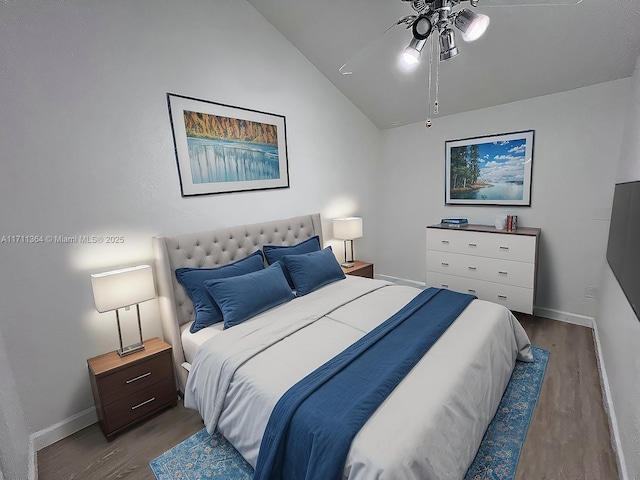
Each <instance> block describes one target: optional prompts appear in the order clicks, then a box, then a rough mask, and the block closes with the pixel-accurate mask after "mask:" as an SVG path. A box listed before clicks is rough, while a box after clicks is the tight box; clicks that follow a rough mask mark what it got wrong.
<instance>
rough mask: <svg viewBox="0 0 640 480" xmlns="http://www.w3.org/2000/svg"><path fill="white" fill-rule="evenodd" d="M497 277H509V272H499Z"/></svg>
mask: <svg viewBox="0 0 640 480" xmlns="http://www.w3.org/2000/svg"><path fill="white" fill-rule="evenodd" d="M498 275H509V272H504V271H499V272H498Z"/></svg>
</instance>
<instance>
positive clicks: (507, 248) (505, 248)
mask: <svg viewBox="0 0 640 480" xmlns="http://www.w3.org/2000/svg"><path fill="white" fill-rule="evenodd" d="M500 250H509V247H500Z"/></svg>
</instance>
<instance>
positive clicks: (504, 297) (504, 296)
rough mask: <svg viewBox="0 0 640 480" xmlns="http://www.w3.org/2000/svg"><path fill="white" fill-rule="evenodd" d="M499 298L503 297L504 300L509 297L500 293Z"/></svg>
mask: <svg viewBox="0 0 640 480" xmlns="http://www.w3.org/2000/svg"><path fill="white" fill-rule="evenodd" d="M498 298H501V299H503V300H506V299H507V296H506V295H500V294H498Z"/></svg>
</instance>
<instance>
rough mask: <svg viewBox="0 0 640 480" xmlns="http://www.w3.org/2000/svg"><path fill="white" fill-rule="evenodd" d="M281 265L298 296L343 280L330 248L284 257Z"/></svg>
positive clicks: (342, 274) (343, 276) (342, 273)
mask: <svg viewBox="0 0 640 480" xmlns="http://www.w3.org/2000/svg"><path fill="white" fill-rule="evenodd" d="M282 263H283V264H284V266H285V267H286V268H287V271H288V272H289V275H291V279H292V280H293V285H294V288H295V289H296V294H297V295H298V296H302V295H306V294H307V293H311V292H313V291H314V290H316V289H317V288H320V287H323V286H325V285H328V284H329V283H333V282H335V281H337V280H342V279H343V278H345V274H344V272H343V271H342V268H341V267H340V264H339V263H338V261H337V260H336V257H335V256H334V255H333V251H332V250H331V247H327V248H325V249H324V250H320V251H317V252H312V253H305V254H303V255H285V256H284V257H282Z"/></svg>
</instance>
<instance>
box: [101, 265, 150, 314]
mask: <svg viewBox="0 0 640 480" xmlns="http://www.w3.org/2000/svg"><path fill="white" fill-rule="evenodd" d="M91 286H92V287H93V301H94V303H95V305H96V310H98V311H99V312H100V313H103V312H109V311H111V310H116V309H118V308H123V307H128V306H130V305H135V304H136V303H141V302H144V301H146V300H151V299H152V298H155V296H156V289H155V285H154V283H153V271H152V270H151V267H150V266H149V265H138V266H137V267H130V268H123V269H121V270H113V271H110V272H104V273H96V274H93V275H91Z"/></svg>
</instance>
